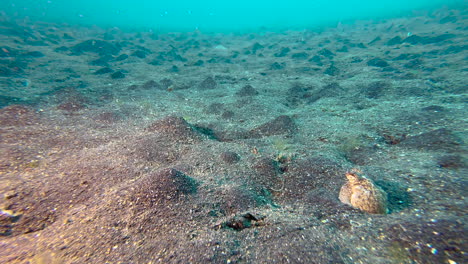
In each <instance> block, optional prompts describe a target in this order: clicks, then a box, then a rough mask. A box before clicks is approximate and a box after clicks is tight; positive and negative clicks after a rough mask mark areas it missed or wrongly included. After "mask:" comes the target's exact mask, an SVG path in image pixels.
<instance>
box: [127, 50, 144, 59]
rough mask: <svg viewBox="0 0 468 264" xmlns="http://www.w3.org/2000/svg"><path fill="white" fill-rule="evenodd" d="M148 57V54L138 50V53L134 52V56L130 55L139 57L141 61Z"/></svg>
mask: <svg viewBox="0 0 468 264" xmlns="http://www.w3.org/2000/svg"><path fill="white" fill-rule="evenodd" d="M146 55H147V53H146V52H144V51H142V50H137V51H135V52H133V53H132V54H130V56H133V57H137V58H140V59H144V58H146Z"/></svg>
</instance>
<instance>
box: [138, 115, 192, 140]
mask: <svg viewBox="0 0 468 264" xmlns="http://www.w3.org/2000/svg"><path fill="white" fill-rule="evenodd" d="M146 130H147V131H150V132H159V133H161V134H163V135H165V136H167V137H169V138H171V139H173V140H175V141H179V142H186V143H191V142H196V141H198V140H200V135H199V134H198V133H197V132H196V130H195V129H194V128H193V126H192V125H190V124H189V123H187V121H185V119H183V118H182V117H177V116H168V117H165V118H163V119H161V120H158V121H156V122H154V123H152V124H151V125H150V126H149V127H147V128H146Z"/></svg>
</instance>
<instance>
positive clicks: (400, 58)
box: [392, 53, 421, 61]
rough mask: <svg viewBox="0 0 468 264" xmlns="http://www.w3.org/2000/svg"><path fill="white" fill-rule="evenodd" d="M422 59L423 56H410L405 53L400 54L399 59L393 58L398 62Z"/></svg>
mask: <svg viewBox="0 0 468 264" xmlns="http://www.w3.org/2000/svg"><path fill="white" fill-rule="evenodd" d="M420 57H421V54H409V53H404V54H400V55H398V56H397V57H395V58H393V59H392V60H393V61H398V60H414V59H418V58H420Z"/></svg>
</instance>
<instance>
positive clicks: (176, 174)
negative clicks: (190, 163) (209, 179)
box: [124, 168, 200, 211]
mask: <svg viewBox="0 0 468 264" xmlns="http://www.w3.org/2000/svg"><path fill="white" fill-rule="evenodd" d="M199 185H200V183H199V182H198V181H196V180H195V179H194V178H192V177H190V176H188V175H186V174H184V173H183V172H180V171H178V170H176V169H174V168H166V169H162V170H159V171H157V172H154V173H150V174H147V175H145V176H144V177H142V178H140V179H138V180H137V181H136V182H134V183H133V184H132V186H131V187H129V191H128V194H127V195H126V196H125V198H124V199H126V200H128V202H130V203H131V204H133V206H132V209H133V210H136V211H140V210H145V211H146V210H149V209H154V208H157V209H164V207H165V204H167V203H178V202H180V201H182V200H185V199H189V197H190V196H192V195H194V194H195V193H197V191H198V186H199Z"/></svg>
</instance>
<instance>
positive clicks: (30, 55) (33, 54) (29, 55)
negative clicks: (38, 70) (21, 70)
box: [20, 51, 45, 58]
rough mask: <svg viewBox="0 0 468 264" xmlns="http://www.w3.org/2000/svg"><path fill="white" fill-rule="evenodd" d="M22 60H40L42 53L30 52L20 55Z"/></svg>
mask: <svg viewBox="0 0 468 264" xmlns="http://www.w3.org/2000/svg"><path fill="white" fill-rule="evenodd" d="M20 56H21V57H22V58H41V57H44V56H45V55H44V53H42V52H40V51H30V52H26V53H23V54H21V55H20Z"/></svg>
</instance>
